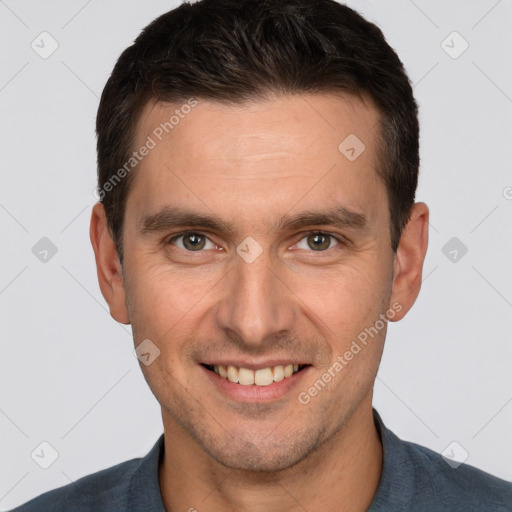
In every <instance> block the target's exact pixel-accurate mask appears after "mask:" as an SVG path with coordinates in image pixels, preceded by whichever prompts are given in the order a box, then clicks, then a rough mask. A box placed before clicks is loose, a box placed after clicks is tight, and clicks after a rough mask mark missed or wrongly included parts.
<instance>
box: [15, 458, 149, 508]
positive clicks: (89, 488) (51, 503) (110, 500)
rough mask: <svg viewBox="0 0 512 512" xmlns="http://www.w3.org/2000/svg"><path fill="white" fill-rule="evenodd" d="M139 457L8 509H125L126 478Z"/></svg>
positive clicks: (133, 469)
mask: <svg viewBox="0 0 512 512" xmlns="http://www.w3.org/2000/svg"><path fill="white" fill-rule="evenodd" d="M140 460H141V459H132V460H129V461H126V462H122V463H121V464H118V465H116V466H112V467H110V468H107V469H103V470H101V471H98V472H96V473H93V474H91V475H87V476H84V477H83V478H80V479H79V480H76V481H75V482H73V483H70V484H68V485H65V486H63V487H59V488H58V489H53V490H51V491H48V492H46V493H44V494H41V495H40V496H38V497H36V498H34V499H32V500H30V501H29V502H27V503H25V504H23V505H21V506H19V507H17V508H15V509H13V510H12V511H11V512H36V511H37V512H45V511H52V512H61V511H62V512H63V511H65V510H73V511H76V512H81V511H85V510H88V511H90V510H95V511H98V512H100V511H107V510H109V511H114V510H127V509H128V507H127V504H126V499H127V496H128V488H129V485H130V480H131V477H132V476H133V474H134V472H135V471H136V469H137V467H138V465H139V462H140Z"/></svg>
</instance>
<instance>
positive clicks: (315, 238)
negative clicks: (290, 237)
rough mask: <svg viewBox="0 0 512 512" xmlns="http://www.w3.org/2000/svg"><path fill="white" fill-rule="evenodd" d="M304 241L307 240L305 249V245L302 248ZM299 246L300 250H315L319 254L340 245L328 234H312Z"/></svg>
mask: <svg viewBox="0 0 512 512" xmlns="http://www.w3.org/2000/svg"><path fill="white" fill-rule="evenodd" d="M302 240H306V244H305V245H306V246H305V247H304V244H303V245H302V247H301V244H302ZM302 240H301V241H300V242H299V243H298V244H297V247H298V248H299V249H306V250H313V251H317V252H323V251H326V250H327V249H330V248H331V247H334V246H336V245H338V243H339V242H338V240H337V239H336V238H335V237H334V236H332V235H329V234H327V233H318V232H317V233H310V234H309V235H307V236H306V237H304V238H303V239H302ZM333 240H334V241H335V242H336V243H335V244H334V245H333V244H332V241H333Z"/></svg>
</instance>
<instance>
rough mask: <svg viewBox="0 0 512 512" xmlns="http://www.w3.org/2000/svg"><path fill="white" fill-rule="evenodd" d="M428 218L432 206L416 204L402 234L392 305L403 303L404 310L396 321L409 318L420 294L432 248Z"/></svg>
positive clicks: (395, 267)
mask: <svg viewBox="0 0 512 512" xmlns="http://www.w3.org/2000/svg"><path fill="white" fill-rule="evenodd" d="M428 218H429V211H428V206H427V205H426V204H425V203H416V204H415V205H414V206H413V207H412V211H411V216H410V219H409V222H408V223H407V225H406V226H405V228H404V229H403V231H402V236H401V237H400V244H399V245H398V249H397V251H396V254H395V258H394V261H393V285H392V292H391V302H390V303H391V304H395V303H398V304H400V305H401V306H402V309H401V310H400V311H399V312H397V314H396V315H395V316H394V317H393V319H392V321H393V322H396V321H398V320H401V319H402V318H403V317H404V316H405V315H406V313H407V312H408V311H409V310H410V309H411V307H412V305H413V304H414V302H415V301H416V298H417V297H418V294H419V292H420V288H421V278H422V271H423V262H424V260H425V254H426V253H427V247H428ZM390 320H391V318H390Z"/></svg>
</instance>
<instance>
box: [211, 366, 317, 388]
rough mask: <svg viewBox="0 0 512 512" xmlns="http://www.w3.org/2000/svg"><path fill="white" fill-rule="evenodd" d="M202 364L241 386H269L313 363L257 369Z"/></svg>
mask: <svg viewBox="0 0 512 512" xmlns="http://www.w3.org/2000/svg"><path fill="white" fill-rule="evenodd" d="M201 366H203V367H204V368H206V369H207V370H209V371H211V372H213V373H216V374H217V375H218V376H219V377H220V378H222V379H225V380H227V381H229V382H231V383H232V384H240V385H241V386H269V385H270V384H273V383H274V382H281V381H283V380H286V379H288V378H290V377H291V376H292V375H294V374H296V373H299V372H301V371H302V370H304V368H306V367H308V366H311V365H308V364H291V363H290V364H284V365H283V364H279V365H276V366H268V367H266V368H258V369H256V370H253V369H251V368H244V367H239V366H232V365H220V364H218V365H217V364H216V365H211V364H202V365H201Z"/></svg>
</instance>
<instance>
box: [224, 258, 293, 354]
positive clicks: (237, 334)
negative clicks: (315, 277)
mask: <svg viewBox="0 0 512 512" xmlns="http://www.w3.org/2000/svg"><path fill="white" fill-rule="evenodd" d="M249 261H250V260H246V259H244V258H243V257H240V256H238V255H237V256H236V257H235V260H234V263H233V265H234V267H233V268H232V269H231V271H230V272H229V273H228V275H227V276H226V280H225V288H224V293H223V294H222V298H221V299H220V301H219V303H218V305H217V308H216V321H217V326H218V327H219V328H220V329H223V330H224V331H226V332H227V333H228V337H229V338H230V339H233V338H235V339H236V340H237V341H238V343H239V344H240V345H243V346H244V349H245V350H251V349H252V350H254V351H257V350H258V348H262V347H264V346H265V344H266V341H267V340H269V339H271V338H272V337H274V338H275V337H277V338H279V337H281V336H283V335H284V334H286V333H288V334H289V333H291V332H292V331H293V325H294V323H295V320H296V311H297V302H298V298H297V297H296V296H295V294H294V292H293V290H291V289H290V288H289V286H288V284H287V283H286V276H285V275H284V274H283V266H282V265H280V264H279V262H277V263H276V262H274V264H273V263H272V261H271V258H270V256H269V254H268V251H267V250H263V252H262V253H261V254H260V255H259V256H258V257H257V258H256V259H255V260H254V261H252V262H249Z"/></svg>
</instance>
